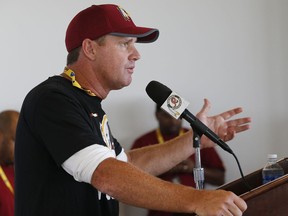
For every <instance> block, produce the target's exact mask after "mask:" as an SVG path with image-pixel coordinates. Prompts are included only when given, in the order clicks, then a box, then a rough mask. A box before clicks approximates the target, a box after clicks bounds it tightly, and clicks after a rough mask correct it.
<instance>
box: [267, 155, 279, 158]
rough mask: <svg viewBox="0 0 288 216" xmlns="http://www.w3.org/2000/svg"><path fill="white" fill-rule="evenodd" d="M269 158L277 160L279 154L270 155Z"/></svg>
mask: <svg viewBox="0 0 288 216" xmlns="http://www.w3.org/2000/svg"><path fill="white" fill-rule="evenodd" d="M267 158H269V159H277V154H268V155H267Z"/></svg>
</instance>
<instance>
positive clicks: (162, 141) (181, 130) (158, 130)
mask: <svg viewBox="0 0 288 216" xmlns="http://www.w3.org/2000/svg"><path fill="white" fill-rule="evenodd" d="M182 134H184V130H183V128H181V129H180V131H179V135H178V136H180V135H182ZM156 136H157V140H158V143H164V142H165V140H164V138H163V136H162V133H161V131H160V128H157V130H156Z"/></svg>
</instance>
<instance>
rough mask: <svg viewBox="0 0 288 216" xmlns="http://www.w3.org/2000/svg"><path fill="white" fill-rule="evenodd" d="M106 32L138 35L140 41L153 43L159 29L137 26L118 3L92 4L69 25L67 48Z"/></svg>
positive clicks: (120, 34) (68, 49)
mask: <svg viewBox="0 0 288 216" xmlns="http://www.w3.org/2000/svg"><path fill="white" fill-rule="evenodd" d="M106 34H110V35H116V36H123V37H136V38H137V42H139V43H151V42H154V41H156V40H157V38H158V36H159V30H158V29H154V28H147V27H138V26H136V25H135V24H134V23H133V21H132V19H131V17H130V16H129V14H128V13H127V12H126V11H125V10H124V9H123V8H121V7H120V6H118V5H113V4H103V5H92V6H91V7H89V8H86V9H84V10H82V11H81V12H79V13H78V14H77V15H76V16H75V17H74V18H73V19H72V21H71V22H70V24H69V25H68V28H67V31H66V38H65V43H66V49H67V51H68V52H70V51H71V50H73V49H75V48H77V47H80V46H81V45H82V42H83V40H84V39H86V38H89V39H91V40H95V39H97V38H99V37H101V36H103V35H106Z"/></svg>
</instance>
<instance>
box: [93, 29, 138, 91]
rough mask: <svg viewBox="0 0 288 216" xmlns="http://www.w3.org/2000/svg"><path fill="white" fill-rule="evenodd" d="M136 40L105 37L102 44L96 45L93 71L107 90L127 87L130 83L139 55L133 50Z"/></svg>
mask: <svg viewBox="0 0 288 216" xmlns="http://www.w3.org/2000/svg"><path fill="white" fill-rule="evenodd" d="M135 42H136V38H132V37H118V36H112V35H107V36H106V37H105V41H104V43H103V44H97V45H96V46H97V49H96V59H95V62H94V63H93V67H94V71H97V76H99V75H100V76H99V77H100V79H101V80H100V81H101V83H102V84H104V86H105V87H106V88H107V89H109V90H116V89H120V88H123V87H125V86H128V85H129V84H130V83H131V81H132V74H133V72H134V68H135V62H136V61H137V60H138V59H140V54H139V53H138V51H137V49H136V48H135Z"/></svg>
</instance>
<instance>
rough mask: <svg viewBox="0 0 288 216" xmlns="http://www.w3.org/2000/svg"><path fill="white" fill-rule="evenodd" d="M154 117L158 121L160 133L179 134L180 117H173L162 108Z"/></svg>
mask: <svg viewBox="0 0 288 216" xmlns="http://www.w3.org/2000/svg"><path fill="white" fill-rule="evenodd" d="M156 118H157V120H158V122H159V127H160V129H161V132H162V133H165V134H167V135H178V134H179V131H180V128H181V125H182V120H181V119H175V118H173V117H172V116H171V115H169V114H168V113H166V112H165V111H163V110H160V111H157V112H156Z"/></svg>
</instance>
